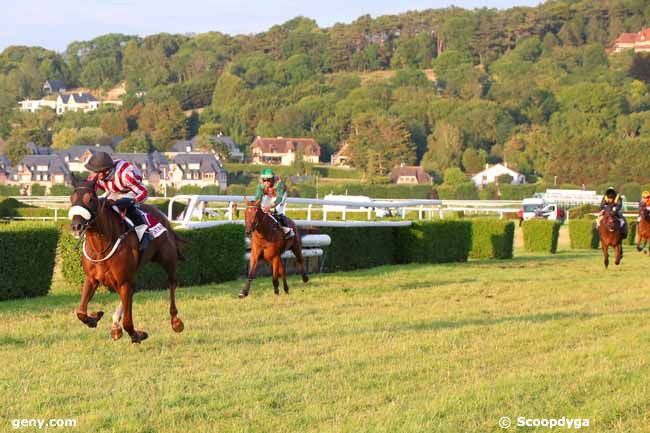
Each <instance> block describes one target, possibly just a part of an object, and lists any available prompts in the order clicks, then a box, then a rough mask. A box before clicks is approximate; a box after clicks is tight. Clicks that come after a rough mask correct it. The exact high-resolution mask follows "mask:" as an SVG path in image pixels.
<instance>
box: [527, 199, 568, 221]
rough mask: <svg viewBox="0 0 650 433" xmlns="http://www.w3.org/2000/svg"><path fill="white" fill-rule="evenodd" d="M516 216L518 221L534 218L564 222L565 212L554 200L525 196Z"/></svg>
mask: <svg viewBox="0 0 650 433" xmlns="http://www.w3.org/2000/svg"><path fill="white" fill-rule="evenodd" d="M521 204H522V207H521V209H519V212H518V216H519V221H520V223H521V222H522V221H527V220H530V219H534V218H542V219H547V220H551V221H560V222H562V223H563V222H564V220H565V219H566V212H565V211H564V209H562V208H561V207H559V206H558V204H557V203H554V202H546V201H545V200H544V199H541V198H525V199H524V200H523V201H522V203H521Z"/></svg>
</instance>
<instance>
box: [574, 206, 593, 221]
mask: <svg viewBox="0 0 650 433" xmlns="http://www.w3.org/2000/svg"><path fill="white" fill-rule="evenodd" d="M595 212H598V206H596V205H593V204H583V205H582V206H578V207H574V208H572V209H569V221H571V220H574V219H576V220H577V219H580V218H584V217H591V218H592V219H593V217H592V215H591V214H593V213H595Z"/></svg>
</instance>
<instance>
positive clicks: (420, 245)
mask: <svg viewBox="0 0 650 433" xmlns="http://www.w3.org/2000/svg"><path fill="white" fill-rule="evenodd" d="M471 245H472V223H471V222H469V221H464V220H451V221H448V220H445V221H433V222H423V223H419V222H418V223H414V224H413V225H411V226H410V227H399V228H397V229H396V247H397V248H396V254H395V257H396V259H397V263H411V262H419V263H444V262H464V261H467V257H468V255H469V251H470V248H471Z"/></svg>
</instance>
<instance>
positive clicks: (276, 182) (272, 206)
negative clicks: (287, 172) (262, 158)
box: [255, 168, 295, 239]
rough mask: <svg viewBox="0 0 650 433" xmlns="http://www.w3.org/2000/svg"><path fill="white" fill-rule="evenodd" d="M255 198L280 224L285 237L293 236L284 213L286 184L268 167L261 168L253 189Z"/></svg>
mask: <svg viewBox="0 0 650 433" xmlns="http://www.w3.org/2000/svg"><path fill="white" fill-rule="evenodd" d="M255 200H261V203H262V209H263V210H264V212H267V213H268V214H269V215H271V217H273V219H275V220H276V221H277V222H278V223H279V224H280V227H282V231H283V232H284V236H285V238H286V239H290V238H292V237H294V236H295V233H294V232H293V229H291V227H289V218H287V216H286V215H285V214H284V210H285V208H286V206H287V186H286V185H285V183H284V182H283V181H282V179H280V177H279V176H276V175H275V174H273V170H271V169H270V168H265V169H264V170H262V174H261V176H260V182H259V183H258V184H257V189H256V190H255Z"/></svg>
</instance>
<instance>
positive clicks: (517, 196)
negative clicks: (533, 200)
mask: <svg viewBox="0 0 650 433" xmlns="http://www.w3.org/2000/svg"><path fill="white" fill-rule="evenodd" d="M537 188H538V185H535V184H525V185H512V184H508V183H505V184H500V185H499V192H501V197H500V198H501V200H523V199H525V198H529V197H532V196H533V194H535V192H536V191H537Z"/></svg>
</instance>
